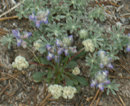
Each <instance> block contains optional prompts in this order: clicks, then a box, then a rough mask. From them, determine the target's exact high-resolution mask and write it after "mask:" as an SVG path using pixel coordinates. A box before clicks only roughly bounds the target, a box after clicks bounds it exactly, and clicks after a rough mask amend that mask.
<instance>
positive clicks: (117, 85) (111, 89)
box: [105, 80, 120, 95]
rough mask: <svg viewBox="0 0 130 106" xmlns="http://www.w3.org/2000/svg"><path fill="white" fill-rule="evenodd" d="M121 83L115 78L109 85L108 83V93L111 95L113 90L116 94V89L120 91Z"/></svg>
mask: <svg viewBox="0 0 130 106" xmlns="http://www.w3.org/2000/svg"><path fill="white" fill-rule="evenodd" d="M119 86H120V85H119V84H115V80H113V81H112V82H111V83H110V84H109V85H106V86H105V88H107V95H109V92H110V91H111V92H112V93H113V94H114V95H116V92H115V91H119V89H118V87H119Z"/></svg>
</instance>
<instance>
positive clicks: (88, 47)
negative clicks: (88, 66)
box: [82, 39, 95, 52]
mask: <svg viewBox="0 0 130 106" xmlns="http://www.w3.org/2000/svg"><path fill="white" fill-rule="evenodd" d="M82 44H83V45H84V47H85V51H87V52H88V51H90V52H93V51H94V50H95V46H94V44H93V42H92V40H91V39H87V40H84V41H83V42H82Z"/></svg>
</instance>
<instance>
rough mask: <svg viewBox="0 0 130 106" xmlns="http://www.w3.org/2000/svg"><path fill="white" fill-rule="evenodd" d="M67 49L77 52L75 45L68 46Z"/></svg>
mask: <svg viewBox="0 0 130 106" xmlns="http://www.w3.org/2000/svg"><path fill="white" fill-rule="evenodd" d="M69 50H70V52H71V53H76V52H77V50H76V46H74V47H69Z"/></svg>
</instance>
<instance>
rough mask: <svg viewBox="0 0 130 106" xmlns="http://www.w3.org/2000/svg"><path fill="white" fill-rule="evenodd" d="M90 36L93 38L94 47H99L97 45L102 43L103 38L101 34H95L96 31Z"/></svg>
mask: <svg viewBox="0 0 130 106" xmlns="http://www.w3.org/2000/svg"><path fill="white" fill-rule="evenodd" d="M91 38H92V40H93V43H94V45H95V47H96V48H98V49H99V46H102V45H103V44H104V39H103V37H102V35H97V34H96V33H94V34H93V35H92V36H91Z"/></svg>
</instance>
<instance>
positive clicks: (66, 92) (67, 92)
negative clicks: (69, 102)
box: [48, 84, 77, 99]
mask: <svg viewBox="0 0 130 106" xmlns="http://www.w3.org/2000/svg"><path fill="white" fill-rule="evenodd" d="M48 92H50V93H51V94H52V97H53V98H54V99H59V97H61V96H62V97H63V98H64V99H72V98H73V97H74V94H75V93H76V92H77V91H76V88H74V87H71V86H65V87H62V86H61V85H57V84H54V85H50V86H49V87H48Z"/></svg>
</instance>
